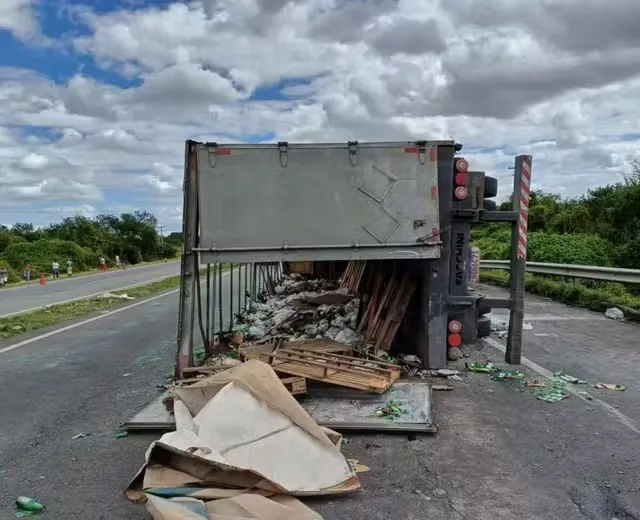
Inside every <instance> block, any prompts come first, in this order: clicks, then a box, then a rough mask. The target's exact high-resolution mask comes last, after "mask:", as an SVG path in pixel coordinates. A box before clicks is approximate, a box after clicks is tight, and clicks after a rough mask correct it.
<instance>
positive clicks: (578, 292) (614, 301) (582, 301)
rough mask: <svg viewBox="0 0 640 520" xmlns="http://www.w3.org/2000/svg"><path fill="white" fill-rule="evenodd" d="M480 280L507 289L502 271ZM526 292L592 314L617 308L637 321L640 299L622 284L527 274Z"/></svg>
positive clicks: (506, 275)
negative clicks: (580, 308)
mask: <svg viewBox="0 0 640 520" xmlns="http://www.w3.org/2000/svg"><path fill="white" fill-rule="evenodd" d="M480 280H481V281H483V282H489V283H492V284H494V285H499V286H502V287H508V286H509V273H507V272H505V271H496V270H494V271H491V270H488V271H481V273H480ZM526 290H527V292H530V293H533V294H538V295H540V296H545V297H547V298H550V299H552V300H555V301H559V302H563V303H566V304H569V305H574V306H577V307H583V308H585V309H590V310H592V311H595V312H604V311H606V310H607V309H608V308H610V307H618V308H619V309H620V310H621V311H622V312H624V315H625V317H626V318H628V319H630V320H632V321H640V297H638V296H636V295H634V294H631V293H630V292H629V291H628V290H627V289H626V288H625V286H624V285H622V284H619V283H609V282H602V283H600V282H592V281H584V282H583V281H580V280H577V279H576V280H573V281H566V279H558V278H553V277H548V276H540V275H533V274H530V273H527V278H526Z"/></svg>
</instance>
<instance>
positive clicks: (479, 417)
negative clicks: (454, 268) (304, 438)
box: [0, 289, 640, 520]
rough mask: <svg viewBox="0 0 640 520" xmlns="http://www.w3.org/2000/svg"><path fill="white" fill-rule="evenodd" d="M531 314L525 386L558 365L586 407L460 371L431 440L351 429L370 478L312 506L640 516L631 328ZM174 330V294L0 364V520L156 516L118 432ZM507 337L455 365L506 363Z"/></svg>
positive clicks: (397, 515)
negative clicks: (138, 489) (143, 502)
mask: <svg viewBox="0 0 640 520" xmlns="http://www.w3.org/2000/svg"><path fill="white" fill-rule="evenodd" d="M489 290H490V291H491V292H499V290H498V289H489ZM525 319H526V321H528V322H529V323H531V325H532V328H531V330H527V331H525V346H524V349H523V354H524V356H526V358H527V359H528V360H529V361H530V363H529V364H528V366H523V367H522V371H523V372H524V373H525V375H526V377H530V378H534V377H535V378H540V377H541V376H540V375H539V374H538V373H536V372H535V370H536V369H539V367H542V368H544V369H547V370H550V371H552V372H553V371H555V370H564V371H566V372H568V373H571V374H572V375H575V376H576V377H579V378H582V379H585V380H587V381H588V383H589V384H588V385H581V386H582V388H580V390H584V391H587V392H588V393H589V394H591V395H592V396H593V399H592V400H591V401H589V400H584V399H581V398H579V397H578V396H575V395H572V396H571V397H570V398H569V399H566V400H564V401H561V402H558V403H555V404H549V403H545V402H542V401H538V400H536V399H535V397H534V396H533V395H532V393H531V392H530V391H529V390H527V389H524V388H522V386H521V385H518V384H514V383H509V382H507V383H499V382H495V381H492V380H490V379H489V378H488V377H487V376H486V375H483V374H474V373H466V372H463V373H462V379H461V380H460V381H450V383H451V384H452V385H453V387H454V390H453V391H452V392H436V393H435V396H434V400H435V409H436V419H437V422H438V424H439V427H440V431H439V432H438V433H437V434H435V435H431V436H420V435H417V436H415V435H414V436H407V435H388V434H385V435H380V434H373V435H347V438H348V442H347V444H346V445H345V447H344V451H345V454H346V455H347V456H348V457H349V458H356V459H358V460H360V462H361V463H363V464H366V465H367V466H369V468H370V471H368V472H366V473H361V474H360V478H361V481H362V485H363V491H362V492H361V493H358V494H356V495H353V496H349V497H343V498H334V499H328V500H327V499H322V500H319V499H316V500H311V501H310V502H309V503H310V505H311V506H312V507H314V508H315V509H316V510H317V511H319V512H320V513H322V514H323V515H324V518H325V519H326V520H331V519H347V518H348V519H353V520H365V519H366V520H378V519H392V518H393V519H394V520H395V519H403V520H411V519H420V520H424V519H425V518H429V519H430V520H433V519H454V520H455V519H469V520H471V519H473V520H484V519H487V520H489V519H491V520H496V519H515V518H517V519H545V520H547V519H563V520H573V519H593V520H613V519H618V520H629V519H640V464H639V463H638V462H639V461H638V453H640V434H639V433H638V432H639V431H640V427H638V423H639V422H640V417H639V413H640V384H639V383H638V381H639V379H640V377H639V376H640V362H639V361H640V346H639V343H638V340H637V338H638V337H639V335H638V332H639V329H638V327H637V326H635V325H631V324H625V323H617V322H612V321H609V320H604V319H603V318H602V317H601V316H600V315H597V314H593V313H590V312H588V311H583V310H579V309H572V308H568V307H566V306H564V305H561V304H557V303H553V302H549V301H546V300H544V299H542V298H537V297H533V296H528V297H527V306H526V318H525ZM176 322H177V295H176V294H175V293H173V294H170V295H167V296H164V297H161V298H158V299H156V300H154V301H153V302H151V303H148V304H145V305H140V306H138V307H135V308H132V309H129V310H127V311H125V312H121V313H117V314H113V315H109V316H107V317H105V318H103V319H100V320H97V321H94V322H92V323H90V324H87V325H80V326H78V327H76V328H74V329H71V330H67V331H64V332H61V333H60V334H56V335H53V336H50V337H47V338H44V339H42V340H39V341H34V342H32V343H30V344H27V345H25V346H23V347H21V348H18V349H16V350H13V351H11V352H7V353H5V354H2V359H1V360H0V361H1V363H0V383H1V385H2V388H3V390H4V391H3V392H2V393H1V394H0V410H1V412H0V413H1V417H2V420H1V421H0V518H2V519H4V518H7V519H9V518H13V517H14V514H13V500H14V499H15V496H16V495H29V496H35V497H37V498H38V499H40V500H41V501H42V502H43V503H44V504H45V505H46V506H47V511H46V513H45V514H44V515H43V516H42V518H43V520H45V519H55V520H74V519H78V520H80V519H82V520H97V519H109V520H120V519H122V520H125V519H126V520H138V519H139V520H142V519H147V518H149V517H148V516H147V514H146V512H145V510H144V506H140V505H136V504H131V503H129V502H128V501H127V500H126V499H125V498H124V496H123V490H124V488H125V487H126V485H127V484H128V482H129V481H130V479H131V478H132V477H133V476H134V474H135V473H136V471H137V470H138V469H139V467H140V465H141V464H142V462H143V459H144V452H145V450H146V448H147V446H148V444H149V443H150V442H151V440H153V438H154V436H153V435H146V434H145V435H129V436H128V437H127V438H124V439H116V437H115V435H116V432H117V430H118V425H119V424H120V423H121V422H123V421H124V420H126V419H128V418H130V417H131V416H132V415H134V414H135V413H136V412H137V411H139V410H140V409H141V408H143V407H144V405H146V404H147V403H148V402H150V401H151V400H152V399H153V398H155V397H156V396H157V395H158V394H159V393H160V391H161V390H159V389H158V388H156V385H157V384H159V383H163V382H164V380H165V377H166V376H167V375H168V374H169V373H170V372H171V370H172V363H173V356H174V344H175V330H176ZM44 332H47V331H44ZM20 339H23V338H22V337H21V338H20ZM501 341H502V340H500V339H499V338H493V342H494V343H493V344H488V345H479V346H478V347H472V348H471V349H468V350H467V353H468V354H469V356H470V357H469V358H467V359H465V360H463V362H464V361H468V360H485V359H487V358H489V359H492V360H493V361H494V362H496V363H499V364H503V363H501V361H502V357H503V354H502V353H501V352H500V350H499V349H498V348H495V345H496V344H497V345H498V346H499V345H500V342H501ZM496 342H497V343H496ZM8 344H9V342H2V343H0V348H2V347H4V346H7V345H8ZM463 362H462V363H461V365H462V364H463ZM532 367H533V368H532ZM599 381H602V382H610V383H622V384H625V385H627V387H628V388H627V391H625V392H614V391H604V390H596V389H594V388H593V387H591V384H593V383H595V382H599ZM439 382H440V381H439ZM81 432H86V433H88V434H90V435H89V436H87V437H85V438H81V439H76V440H73V439H72V437H73V436H74V435H76V434H77V433H81ZM285 455H286V454H285Z"/></svg>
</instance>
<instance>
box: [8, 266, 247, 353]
mask: <svg viewBox="0 0 640 520" xmlns="http://www.w3.org/2000/svg"><path fill="white" fill-rule="evenodd" d="M232 271H235V269H231V270H228V271H225V272H223V273H222V276H226V275H228V274H229V273H231V272H232ZM165 278H173V277H172V276H169V277H165ZM151 283H153V282H149V283H146V284H143V285H150V284H151ZM104 292H105V291H103V292H101V293H98V294H104ZM177 292H180V289H179V288H178V289H171V290H170V291H167V292H163V293H161V294H156V295H155V296H151V297H150V298H147V299H146V300H141V301H139V302H134V303H130V304H129V305H125V306H124V307H118V308H117V309H113V310H112V311H107V312H103V313H101V314H99V315H98V316H92V317H91V318H87V319H86V320H82V321H79V322H76V323H72V324H70V325H66V326H64V327H60V328H59V329H55V330H51V331H49V332H45V333H44V334H40V335H38V336H34V337H32V338H28V339H25V340H22V341H19V342H18V343H14V344H12V345H7V346H6V347H3V348H0V354H5V353H6V352H11V351H12V350H15V349H17V348H20V347H24V346H25V345H29V344H31V343H35V342H36V341H40V340H41V339H46V338H50V337H51V336H55V335H56V334H60V333H61V332H66V331H68V330H72V329H75V328H76V327H81V326H82V325H86V324H87V323H93V322H94V321H98V320H100V319H102V318H108V317H109V316H113V315H114V314H118V313H120V312H123V311H127V310H129V309H133V308H135V307H139V306H140V305H144V304H145V303H150V302H152V301H155V300H158V299H160V298H163V297H164V296H169V295H170V294H175V293H177Z"/></svg>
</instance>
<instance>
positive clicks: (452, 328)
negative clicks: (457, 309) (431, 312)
mask: <svg viewBox="0 0 640 520" xmlns="http://www.w3.org/2000/svg"><path fill="white" fill-rule="evenodd" d="M461 330H462V323H460V322H459V321H458V320H451V321H450V322H449V332H451V333H452V334H458V333H459V332H460V331H461Z"/></svg>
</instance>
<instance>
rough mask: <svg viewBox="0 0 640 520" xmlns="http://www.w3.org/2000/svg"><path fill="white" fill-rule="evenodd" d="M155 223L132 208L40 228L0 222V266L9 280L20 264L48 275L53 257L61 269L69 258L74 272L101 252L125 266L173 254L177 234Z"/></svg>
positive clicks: (18, 272) (20, 269) (94, 263)
mask: <svg viewBox="0 0 640 520" xmlns="http://www.w3.org/2000/svg"><path fill="white" fill-rule="evenodd" d="M157 224H158V221H157V219H156V217H155V216H154V215H153V214H151V213H149V212H146V211H136V212H134V213H123V214H121V215H120V216H115V215H99V216H97V217H96V218H87V217H81V216H76V217H69V218H65V219H64V220H62V222H60V223H58V224H52V225H50V226H47V227H44V228H35V227H34V226H33V224H25V223H17V224H15V225H13V226H11V227H7V226H0V265H2V266H4V267H6V268H7V269H8V271H9V282H10V283H12V282H17V281H19V280H20V279H21V277H22V273H23V270H24V265H25V263H26V262H28V263H30V264H31V266H32V276H33V277H36V276H37V275H38V273H40V272H44V273H49V272H50V271H51V264H52V263H53V261H54V260H57V261H58V262H59V263H60V264H61V267H62V269H63V270H64V267H65V264H66V261H67V260H68V259H71V261H72V262H73V267H74V272H81V271H85V270H89V269H95V268H97V267H98V266H99V259H100V257H101V256H104V257H105V259H106V260H107V265H109V264H111V265H113V262H114V258H115V256H116V255H118V256H120V259H121V260H122V261H124V262H126V263H127V264H129V265H133V264H138V263H140V262H148V261H153V260H159V259H163V258H165V259H166V258H174V257H176V256H177V255H178V253H179V248H180V238H179V234H172V235H171V236H170V237H167V238H163V237H161V236H160V235H159V233H158V231H157ZM173 235H176V236H173Z"/></svg>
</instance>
